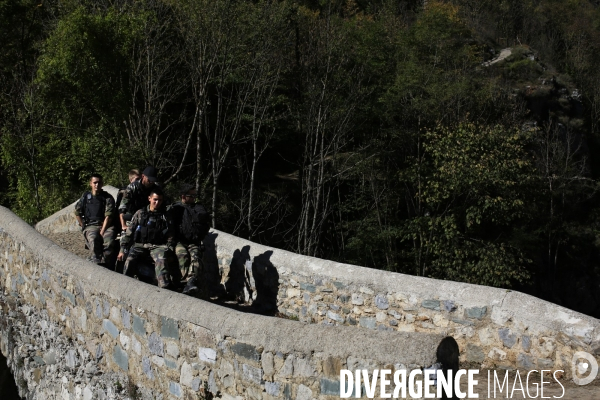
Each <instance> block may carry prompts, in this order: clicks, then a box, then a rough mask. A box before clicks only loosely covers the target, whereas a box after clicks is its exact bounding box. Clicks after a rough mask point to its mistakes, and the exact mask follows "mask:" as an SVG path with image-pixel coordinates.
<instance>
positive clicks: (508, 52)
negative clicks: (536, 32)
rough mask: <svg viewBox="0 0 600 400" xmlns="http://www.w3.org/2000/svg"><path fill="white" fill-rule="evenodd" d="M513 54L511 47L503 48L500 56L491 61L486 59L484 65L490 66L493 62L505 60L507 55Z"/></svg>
mask: <svg viewBox="0 0 600 400" xmlns="http://www.w3.org/2000/svg"><path fill="white" fill-rule="evenodd" d="M511 54H512V50H511V49H510V47H509V48H506V49H502V50H500V54H499V55H498V57H496V58H494V59H493V60H491V61H486V62H484V63H483V66H484V67H489V66H490V65H492V64H496V63H497V62H499V61H502V60H504V59H505V58H506V57H508V56H510V55H511Z"/></svg>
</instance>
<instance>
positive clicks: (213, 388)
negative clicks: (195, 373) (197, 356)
mask: <svg viewBox="0 0 600 400" xmlns="http://www.w3.org/2000/svg"><path fill="white" fill-rule="evenodd" d="M208 391H209V392H211V393H212V394H213V395H216V394H217V393H218V392H219V387H218V386H217V382H216V380H215V372H214V371H210V374H209V375H208Z"/></svg>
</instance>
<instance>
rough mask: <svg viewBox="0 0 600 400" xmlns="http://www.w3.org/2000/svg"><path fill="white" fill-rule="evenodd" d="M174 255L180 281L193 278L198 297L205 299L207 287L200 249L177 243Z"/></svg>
mask: <svg viewBox="0 0 600 400" xmlns="http://www.w3.org/2000/svg"><path fill="white" fill-rule="evenodd" d="M175 254H176V255H177V262H178V264H179V271H180V272H181V277H182V279H184V280H185V279H192V278H195V284H196V285H197V287H198V289H199V291H200V293H199V297H200V298H202V299H206V298H207V296H208V285H207V280H206V276H205V273H206V271H204V263H203V262H202V250H201V247H200V246H198V245H197V244H193V243H183V242H179V243H177V246H175Z"/></svg>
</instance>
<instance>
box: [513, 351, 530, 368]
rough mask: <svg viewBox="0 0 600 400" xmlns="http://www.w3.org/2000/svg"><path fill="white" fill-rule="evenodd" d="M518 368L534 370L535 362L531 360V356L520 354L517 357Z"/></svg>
mask: <svg viewBox="0 0 600 400" xmlns="http://www.w3.org/2000/svg"><path fill="white" fill-rule="evenodd" d="M517 367H518V368H523V369H532V368H533V360H532V359H531V356H529V355H527V354H524V353H519V354H518V355H517Z"/></svg>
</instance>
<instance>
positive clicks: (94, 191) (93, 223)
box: [74, 174, 115, 265]
mask: <svg viewBox="0 0 600 400" xmlns="http://www.w3.org/2000/svg"><path fill="white" fill-rule="evenodd" d="M102 184H103V180H102V175H100V174H92V176H91V177H90V188H91V191H88V192H85V193H84V194H83V196H81V198H80V199H79V200H77V202H76V203H75V212H74V213H75V218H77V222H78V223H79V226H81V229H82V231H83V237H84V238H85V241H86V244H87V246H88V248H89V249H90V253H91V255H90V258H89V260H90V261H92V262H94V263H97V264H100V263H103V262H104V263H105V264H106V265H111V263H112V261H114V260H113V256H114V252H113V242H114V240H115V230H114V228H113V223H112V217H113V214H114V208H115V199H114V198H113V197H112V196H111V195H110V193H108V192H105V191H104V190H102Z"/></svg>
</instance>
